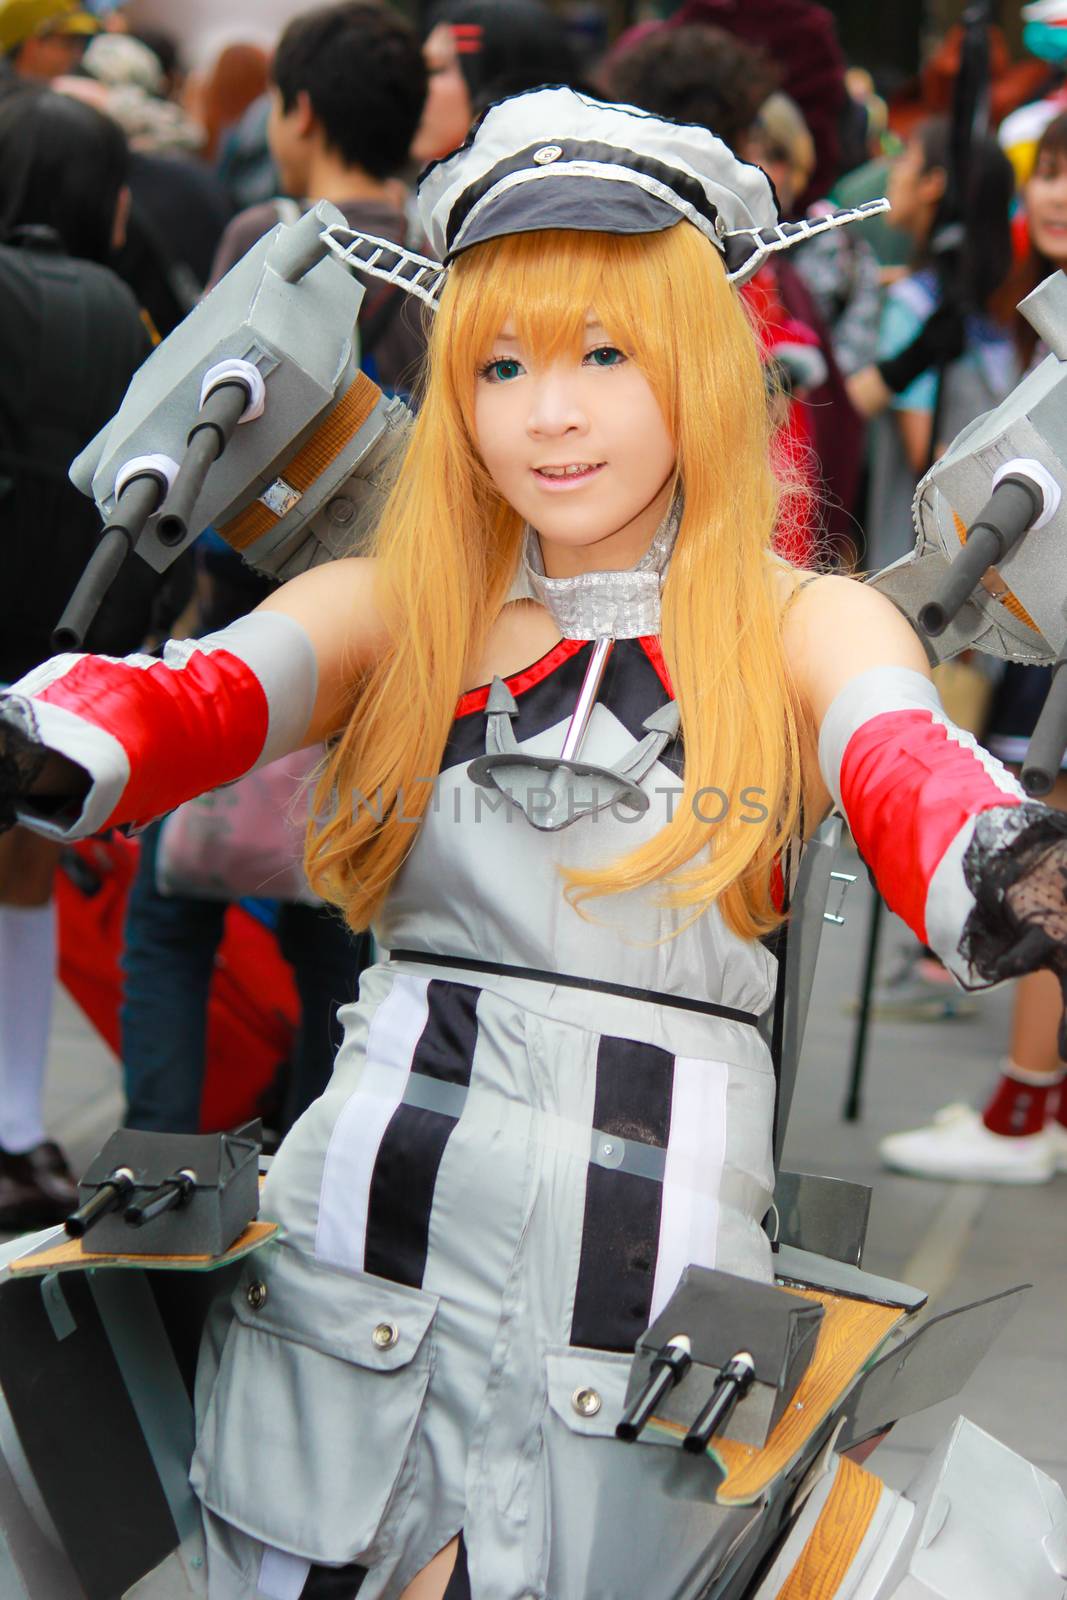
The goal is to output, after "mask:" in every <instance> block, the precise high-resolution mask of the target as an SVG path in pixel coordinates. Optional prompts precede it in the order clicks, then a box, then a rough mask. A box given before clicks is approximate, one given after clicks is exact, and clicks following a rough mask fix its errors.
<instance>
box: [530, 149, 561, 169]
mask: <svg viewBox="0 0 1067 1600" xmlns="http://www.w3.org/2000/svg"><path fill="white" fill-rule="evenodd" d="M562 154H563V151H562V150H561V149H560V147H559V145H558V144H543V145H542V146H541V148H540V150H535V151H534V160H535V161H536V163H537V165H538V166H539V167H547V166H548V164H549V162H550V161H558V160H559V158H560V156H561V155H562Z"/></svg>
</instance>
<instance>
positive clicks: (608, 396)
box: [474, 311, 675, 577]
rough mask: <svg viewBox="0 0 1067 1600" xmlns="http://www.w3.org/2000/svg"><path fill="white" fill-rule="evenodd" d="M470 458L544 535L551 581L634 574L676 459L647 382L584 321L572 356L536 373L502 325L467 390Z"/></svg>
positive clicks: (662, 507)
mask: <svg viewBox="0 0 1067 1600" xmlns="http://www.w3.org/2000/svg"><path fill="white" fill-rule="evenodd" d="M474 424H475V433H476V436H477V444H478V451H479V453H480V455H481V458H482V460H483V462H484V463H485V467H486V470H487V471H488V473H489V476H490V477H491V478H492V480H493V483H494V484H495V485H496V487H497V489H498V490H499V491H500V493H501V494H502V495H503V497H504V499H505V500H507V502H508V503H509V505H511V506H513V507H514V508H515V510H516V511H517V512H518V513H519V515H520V516H521V517H522V518H523V520H524V521H525V522H528V523H529V524H530V526H531V527H533V528H536V530H537V532H538V533H539V534H540V535H541V546H542V551H543V553H544V559H545V570H546V572H547V573H548V575H549V577H568V576H570V575H572V574H574V573H576V572H585V571H614V570H622V569H624V568H626V567H631V566H633V565H634V564H635V562H637V561H639V560H640V558H641V556H642V555H644V553H645V551H646V550H647V549H648V546H649V543H650V541H651V539H652V535H653V534H654V533H655V531H656V529H657V528H658V527H659V524H660V522H661V521H662V520H663V518H664V516H665V515H666V512H667V510H668V507H669V504H670V496H671V489H672V485H673V476H674V465H675V447H674V441H673V439H672V438H671V436H670V433H669V432H668V430H667V425H666V423H665V421H664V419H663V415H662V413H661V411H660V408H659V405H658V403H657V401H656V398H655V396H654V395H653V393H652V390H651V388H650V387H649V384H648V380H647V379H646V378H645V376H644V374H643V373H642V372H641V370H640V368H639V367H638V366H637V364H636V362H634V361H632V360H630V359H629V358H628V357H627V356H626V355H625V354H624V353H623V352H622V351H621V350H619V349H617V348H616V347H615V346H614V345H612V344H611V342H610V340H609V338H608V335H607V333H606V332H605V330H604V328H603V327H601V325H600V323H599V322H598V321H597V317H596V313H595V311H590V313H589V315H588V318H587V321H586V329H585V348H584V351H583V352H582V354H581V355H580V356H577V357H572V356H561V357H559V358H558V359H557V360H555V361H553V362H551V363H550V364H548V365H543V366H539V365H537V364H536V363H535V362H534V361H533V360H532V358H531V357H530V356H529V355H528V353H527V352H526V351H524V350H523V348H522V346H521V345H520V343H519V342H518V340H517V338H516V337H515V332H514V328H513V327H512V325H511V324H510V323H505V324H504V326H503V328H501V330H500V333H499V335H498V337H497V338H496V340H495V341H494V343H493V346H492V348H491V349H490V350H487V351H486V352H485V356H484V359H483V361H482V362H481V363H480V364H479V370H478V374H477V376H476V378H475V402H474Z"/></svg>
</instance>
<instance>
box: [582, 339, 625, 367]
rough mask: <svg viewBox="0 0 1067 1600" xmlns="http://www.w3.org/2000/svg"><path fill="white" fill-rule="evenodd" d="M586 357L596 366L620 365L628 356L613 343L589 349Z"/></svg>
mask: <svg viewBox="0 0 1067 1600" xmlns="http://www.w3.org/2000/svg"><path fill="white" fill-rule="evenodd" d="M585 359H586V361H588V362H589V363H590V364H591V365H592V366H594V367H619V366H621V365H622V363H623V362H624V361H625V360H626V357H625V356H624V355H623V353H622V351H621V350H617V349H616V348H615V346H614V345H613V344H601V345H598V346H597V348H596V349H595V350H590V351H588V352H587V354H586V357H585Z"/></svg>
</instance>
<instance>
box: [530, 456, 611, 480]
mask: <svg viewBox="0 0 1067 1600" xmlns="http://www.w3.org/2000/svg"><path fill="white" fill-rule="evenodd" d="M604 465H605V463H604V462H603V461H575V462H572V463H570V464H569V465H567V466H560V467H534V468H533V475H534V477H535V478H540V480H541V482H542V483H552V484H556V483H559V484H564V483H581V482H583V481H584V480H585V479H587V478H591V477H593V475H594V474H595V473H597V472H599V471H600V469H601V467H603V466H604Z"/></svg>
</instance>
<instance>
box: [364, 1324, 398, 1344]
mask: <svg viewBox="0 0 1067 1600" xmlns="http://www.w3.org/2000/svg"><path fill="white" fill-rule="evenodd" d="M399 1338H400V1329H399V1328H398V1327H397V1325H396V1323H395V1322H379V1324H378V1326H377V1327H376V1328H375V1330H374V1332H373V1333H372V1334H371V1339H372V1341H373V1343H374V1348H375V1350H391V1349H392V1348H393V1346H394V1345H395V1344H396V1343H397V1341H398V1339H399Z"/></svg>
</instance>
